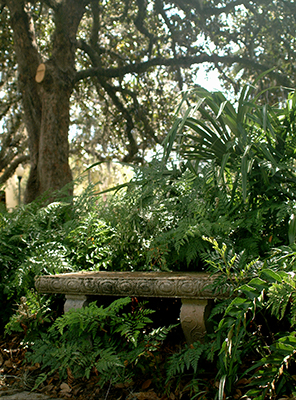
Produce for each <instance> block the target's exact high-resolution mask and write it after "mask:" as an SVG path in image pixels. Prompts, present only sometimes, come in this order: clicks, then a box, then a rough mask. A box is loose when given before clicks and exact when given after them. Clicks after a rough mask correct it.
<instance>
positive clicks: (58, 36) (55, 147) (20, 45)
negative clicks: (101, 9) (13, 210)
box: [6, 0, 87, 203]
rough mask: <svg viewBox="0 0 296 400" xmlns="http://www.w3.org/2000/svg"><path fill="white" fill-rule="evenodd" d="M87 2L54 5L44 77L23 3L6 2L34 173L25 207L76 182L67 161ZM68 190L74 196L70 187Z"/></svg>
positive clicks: (66, 1) (78, 0)
mask: <svg viewBox="0 0 296 400" xmlns="http://www.w3.org/2000/svg"><path fill="white" fill-rule="evenodd" d="M86 3H87V1H86V0H61V1H59V2H58V5H56V7H55V9H54V13H55V33H54V36H53V46H52V56H51V58H50V59H49V60H48V61H46V62H45V63H44V65H45V73H44V76H41V78H40V73H39V74H38V75H37V76H36V73H37V69H38V67H39V66H40V64H41V63H42V60H41V57H40V55H39V52H38V48H37V44H36V41H35V32H34V27H33V23H32V21H31V20H30V16H29V14H28V12H27V11H26V10H25V4H24V2H23V1H20V0H6V4H7V6H8V8H9V10H10V15H11V27H12V29H13V32H14V43H15V50H16V55H17V60H18V72H19V88H20V91H21V93H22V99H23V108H24V114H25V123H26V128H27V132H28V139H29V150H30V161H31V169H30V175H29V179H28V183H27V188H26V192H25V202H26V203H29V202H31V201H33V200H34V199H36V198H37V197H39V196H40V195H42V194H44V193H45V192H49V194H52V192H53V191H56V190H59V189H62V188H63V187H64V186H65V185H67V184H70V183H71V181H72V174H71V170H70V167H69V162H68V156H69V143H68V131H69V113H70V96H71V92H72V90H73V85H74V83H73V82H74V77H75V51H76V47H75V39H76V32H77V28H78V25H79V22H80V20H81V18H82V16H83V14H84V12H85V5H86ZM67 192H68V194H70V195H72V188H71V187H70V185H69V189H68V190H67Z"/></svg>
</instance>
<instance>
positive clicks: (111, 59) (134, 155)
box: [0, 0, 296, 202]
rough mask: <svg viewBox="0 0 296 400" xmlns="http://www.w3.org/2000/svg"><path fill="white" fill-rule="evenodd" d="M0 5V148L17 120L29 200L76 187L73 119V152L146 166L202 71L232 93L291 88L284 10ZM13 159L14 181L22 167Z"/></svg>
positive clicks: (2, 1)
mask: <svg viewBox="0 0 296 400" xmlns="http://www.w3.org/2000/svg"><path fill="white" fill-rule="evenodd" d="M0 7H1V8H0V11H1V15H0V19H1V20H0V23H1V26H0V44H1V57H0V62H1V68H2V73H1V86H2V92H3V93H4V95H2V101H1V108H0V113H1V114H3V115H6V116H7V115H9V117H7V118H6V119H4V121H5V123H3V128H4V130H3V134H2V145H1V147H2V149H3V151H4V142H5V140H6V139H7V140H6V143H9V140H11V143H12V144H11V146H10V145H8V146H7V148H8V147H10V148H14V147H13V143H14V144H15V149H17V148H19V147H18V144H22V146H24V136H21V137H20V136H19V142H16V138H17V136H14V135H13V136H12V135H10V136H9V129H8V128H9V126H10V127H13V126H14V125H13V123H12V122H11V121H13V119H12V117H13V118H14V121H15V122H16V123H17V121H20V122H19V123H20V124H21V122H22V121H23V123H24V125H25V128H26V132H27V139H28V148H29V157H30V163H31V170H30V176H29V179H28V184H27V189H26V195H25V201H26V202H30V201H32V200H34V199H35V198H36V197H37V196H39V195H40V194H42V193H43V192H44V191H47V190H56V189H60V188H62V187H63V186H64V185H66V184H68V183H69V182H71V180H72V175H71V170H70V167H69V162H68V158H69V127H70V117H71V120H72V123H75V125H76V136H75V140H74V142H75V150H76V151H79V148H80V149H85V150H87V151H91V152H92V154H93V155H94V156H95V157H97V158H98V159H103V158H104V157H107V158H112V157H114V156H116V157H117V158H118V159H120V160H122V161H133V160H141V159H142V158H143V155H144V153H145V150H147V149H149V148H150V147H151V146H153V145H154V144H155V143H159V142H160V141H161V140H162V138H163V136H164V135H165V132H166V131H167V128H168V127H169V118H168V117H169V115H170V112H171V111H172V108H173V106H174V104H175V103H174V101H175V94H176V93H177V92H178V91H179V90H181V89H182V88H183V84H184V83H186V84H187V85H196V84H201V83H202V82H200V81H199V77H198V67H199V65H201V64H203V63H207V65H209V66H212V67H215V68H217V69H218V70H219V71H220V74H221V76H222V77H223V79H224V81H225V84H226V85H232V86H233V87H234V89H235V90H238V84H239V80H241V79H249V78H250V77H252V76H253V75H256V74H258V73H261V72H263V71H265V70H267V69H269V68H270V67H271V66H274V70H273V71H272V72H271V73H270V74H269V75H268V78H267V81H268V82H267V84H270V83H276V84H279V85H281V86H282V87H293V86H294V84H295V54H296V53H295V37H294V32H295V28H296V22H295V15H296V12H295V11H296V5H295V2H292V1H290V0H278V1H276V0H274V1H269V0H253V1H246V0H221V1H218V0H210V1H203V0H171V1H168V0H120V1H115V0H109V1H108V0H101V1H99V0H42V1H34V0H32V1H25V0H0ZM238 73H239V75H238ZM16 80H17V82H18V86H17V87H16V85H15V82H16ZM173 82H175V84H174V83H173ZM20 100H21V105H19V101H20ZM1 114H0V115H1ZM18 116H19V117H18ZM18 118H19V119H18ZM7 121H10V122H9V123H8V122H7ZM9 124H10V125H9ZM20 132H24V129H23V128H22V130H18V135H20ZM77 132H78V134H77ZM79 133H81V134H80V135H79ZM9 137H10V139H9ZM13 140H14V142H13ZM4 153H5V151H4ZM4 153H3V155H1V152H0V165H1V156H2V158H5V154H4ZM12 154H14V156H15V159H14V164H13V162H12V159H11V160H10V161H9V162H6V166H9V167H10V172H11V171H12V170H13V168H14V167H15V166H16V165H17V164H18V163H19V162H21V161H22V160H24V157H25V158H26V157H27V156H26V155H24V154H22V155H21V154H18V153H17V151H16V150H15V151H14V152H13V153H12ZM21 156H22V157H23V158H21ZM7 160H8V159H7ZM4 164H5V163H4ZM4 164H3V165H2V169H3V168H4V167H5V165H4ZM11 164H12V167H11ZM3 166H4V167H3Z"/></svg>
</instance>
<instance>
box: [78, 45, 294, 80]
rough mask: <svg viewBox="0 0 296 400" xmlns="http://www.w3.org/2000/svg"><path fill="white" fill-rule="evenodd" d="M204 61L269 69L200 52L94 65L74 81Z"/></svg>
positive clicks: (275, 75)
mask: <svg viewBox="0 0 296 400" xmlns="http://www.w3.org/2000/svg"><path fill="white" fill-rule="evenodd" d="M205 62H209V63H214V64H218V63H220V64H227V65H233V64H235V63H237V64H240V65H242V66H243V67H247V68H252V69H254V70H256V71H258V72H264V71H268V70H269V69H270V66H269V65H264V64H259V63H258V62H256V61H254V60H250V59H248V58H244V57H239V56H232V55H226V56H218V55H216V54H212V55H209V54H207V53H201V54H199V55H197V56H184V57H178V58H161V57H156V58H152V59H151V60H148V61H144V62H140V63H132V64H127V65H125V66H123V67H117V68H116V67H112V68H101V67H94V68H88V69H85V70H81V71H78V72H77V73H76V76H75V82H78V81H80V80H82V79H85V78H89V77H95V76H96V77H100V78H102V77H106V78H122V77H124V76H125V75H126V74H141V73H143V72H146V71H148V70H149V69H150V68H153V67H156V66H166V67H170V66H171V67H172V66H174V67H184V68H185V67H187V68H188V67H190V66H193V65H194V64H202V63H205ZM270 76H272V77H273V78H274V79H276V80H277V81H278V82H279V84H280V85H283V86H292V85H293V83H292V82H291V81H290V79H289V78H288V77H286V76H285V75H283V74H281V73H280V72H276V71H273V72H270Z"/></svg>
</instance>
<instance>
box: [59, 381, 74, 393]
mask: <svg viewBox="0 0 296 400" xmlns="http://www.w3.org/2000/svg"><path fill="white" fill-rule="evenodd" d="M60 389H61V391H62V392H65V393H70V392H71V390H72V389H71V388H70V386H69V385H68V384H67V383H66V382H63V383H61V385H60Z"/></svg>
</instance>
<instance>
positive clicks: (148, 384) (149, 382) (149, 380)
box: [141, 379, 152, 390]
mask: <svg viewBox="0 0 296 400" xmlns="http://www.w3.org/2000/svg"><path fill="white" fill-rule="evenodd" d="M151 383H152V380H151V379H147V381H145V382H144V383H143V384H142V386H141V388H142V389H143V390H145V389H148V388H149V386H150V385H151Z"/></svg>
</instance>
